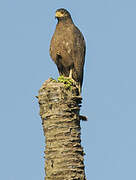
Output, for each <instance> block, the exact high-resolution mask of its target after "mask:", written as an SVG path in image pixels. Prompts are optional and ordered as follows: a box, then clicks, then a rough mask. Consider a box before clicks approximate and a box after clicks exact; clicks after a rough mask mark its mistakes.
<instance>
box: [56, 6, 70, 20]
mask: <svg viewBox="0 0 136 180" xmlns="http://www.w3.org/2000/svg"><path fill="white" fill-rule="evenodd" d="M55 18H57V19H58V20H65V19H71V15H70V13H69V12H68V11H67V10H66V9H63V8H61V9H57V10H56V14H55Z"/></svg>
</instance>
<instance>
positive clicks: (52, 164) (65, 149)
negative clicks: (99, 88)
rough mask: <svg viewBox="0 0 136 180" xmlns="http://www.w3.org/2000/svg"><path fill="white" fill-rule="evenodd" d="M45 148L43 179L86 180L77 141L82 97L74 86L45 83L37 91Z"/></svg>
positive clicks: (82, 153) (80, 149) (78, 138)
mask: <svg viewBox="0 0 136 180" xmlns="http://www.w3.org/2000/svg"><path fill="white" fill-rule="evenodd" d="M38 100H39V105H40V116H41V118H42V125H43V130H44V135H45V137H46V141H45V143H46V147H45V174H46V176H45V180H85V179H86V178H85V171H84V158H83V156H84V152H83V148H82V147H81V139H80V119H81V117H80V115H79V111H80V105H79V104H80V103H81V97H80V96H78V90H77V88H76V87H75V86H72V87H71V90H67V88H66V87H65V85H64V84H63V83H58V82H54V81H51V80H48V81H46V82H45V83H44V84H43V85H42V87H41V88H40V90H39V95H38Z"/></svg>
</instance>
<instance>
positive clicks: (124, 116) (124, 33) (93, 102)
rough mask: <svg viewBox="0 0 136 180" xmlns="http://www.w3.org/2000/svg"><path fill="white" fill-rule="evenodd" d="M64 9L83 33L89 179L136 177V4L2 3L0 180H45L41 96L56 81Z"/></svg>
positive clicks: (130, 0) (131, 0)
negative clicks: (56, 45)
mask: <svg viewBox="0 0 136 180" xmlns="http://www.w3.org/2000/svg"><path fill="white" fill-rule="evenodd" d="M58 8H66V9H68V10H69V12H70V13H71V15H72V18H73V21H74V23H75V24H76V25H77V26H78V27H79V29H80V30H81V31H82V33H83V34H84V37H85V40H86V46H87V52H86V62H85V67H84V71H85V73H84V82H83V91H82V97H83V103H82V108H81V114H83V115H86V116H87V117H88V121H87V122H81V128H82V129H81V133H82V136H81V138H82V146H83V147H84V151H85V153H86V155H85V167H86V168H85V171H86V176H87V179H88V180H91V179H92V180H109V179H110V180H115V179H116V180H122V179H123V180H128V179H131V180H135V179H136V171H135V170H136V130H135V129H136V128H135V127H136V1H135V0H84V1H81V0H79V1H77V0H74V1H73V0H69V1H65V0H59V1H57V0H50V1H48V0H12V1H11V0H4V1H0V64H1V65H0V82H1V86H0V119H1V121H0V179H3V180H24V179H25V180H27V179H29V180H37V179H39V180H42V179H44V158H43V157H44V146H45V143H44V141H45V138H44V135H43V129H42V124H41V118H40V116H39V105H38V101H37V99H36V98H35V96H36V95H37V94H38V90H39V88H40V87H41V85H42V83H43V82H44V81H45V80H47V79H48V78H49V77H53V78H57V77H58V71H57V68H56V65H55V64H54V63H53V61H52V60H51V58H50V56H49V45H50V40H51V37H52V35H53V32H54V30H55V26H56V20H55V18H54V15H55V11H56V9H58Z"/></svg>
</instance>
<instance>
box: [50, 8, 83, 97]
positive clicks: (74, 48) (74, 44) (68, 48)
mask: <svg viewBox="0 0 136 180" xmlns="http://www.w3.org/2000/svg"><path fill="white" fill-rule="evenodd" d="M55 17H56V18H57V20H58V23H57V25H56V29H55V32H54V34H53V37H52V39H51V43H50V56H51V58H52V60H53V61H54V62H55V64H56V65H57V68H58V71H59V74H60V75H63V76H65V77H69V78H72V79H73V80H74V81H75V82H76V84H77V86H78V89H79V93H81V88H82V83H83V72H84V62H85V51H86V45H85V40H84V37H83V35H82V33H81V32H80V30H79V29H78V28H77V27H76V26H75V24H74V22H73V20H72V18H71V15H70V13H69V12H68V11H67V10H66V9H63V8H61V9H58V10H57V11H56V14H55Z"/></svg>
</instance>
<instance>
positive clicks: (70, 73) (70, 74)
mask: <svg viewBox="0 0 136 180" xmlns="http://www.w3.org/2000/svg"><path fill="white" fill-rule="evenodd" d="M69 78H71V79H72V68H70V72H69Z"/></svg>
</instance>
